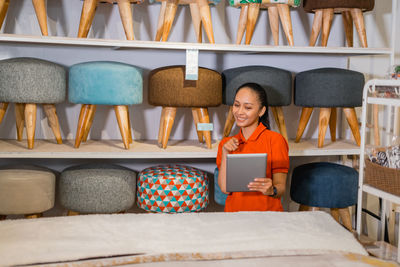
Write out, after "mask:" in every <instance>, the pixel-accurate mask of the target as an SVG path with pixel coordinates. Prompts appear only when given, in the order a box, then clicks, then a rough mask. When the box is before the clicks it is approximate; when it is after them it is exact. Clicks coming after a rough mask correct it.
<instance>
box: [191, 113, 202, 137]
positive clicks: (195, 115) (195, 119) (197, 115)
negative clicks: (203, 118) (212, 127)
mask: <svg viewBox="0 0 400 267" xmlns="http://www.w3.org/2000/svg"><path fill="white" fill-rule="evenodd" d="M192 115H193V121H194V125H195V126H196V131H197V137H198V139H199V142H200V143H204V138H203V137H204V136H203V131H198V130H197V124H198V123H199V122H200V119H199V114H198V108H192Z"/></svg>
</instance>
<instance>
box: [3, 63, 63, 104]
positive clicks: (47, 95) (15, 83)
mask: <svg viewBox="0 0 400 267" xmlns="http://www.w3.org/2000/svg"><path fill="white" fill-rule="evenodd" d="M65 95H66V70H65V68H64V67H63V66H61V65H59V64H56V63H53V62H49V61H45V60H41V59H37V58H25V57H22V58H11V59H5V60H1V61H0V102H12V103H31V104H33V103H36V104H39V103H46V104H56V103H61V102H64V101H65Z"/></svg>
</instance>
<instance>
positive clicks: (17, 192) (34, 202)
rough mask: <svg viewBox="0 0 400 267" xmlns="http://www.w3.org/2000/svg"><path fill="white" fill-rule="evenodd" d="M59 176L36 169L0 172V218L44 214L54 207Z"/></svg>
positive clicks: (15, 167)
mask: <svg viewBox="0 0 400 267" xmlns="http://www.w3.org/2000/svg"><path fill="white" fill-rule="evenodd" d="M55 188H56V175H55V173H54V172H52V171H50V170H48V169H45V168H39V167H36V166H14V167H2V168H1V169H0V214H1V215H13V214H35V213H42V212H44V211H47V210H49V209H51V208H52V207H53V206H54V199H55Z"/></svg>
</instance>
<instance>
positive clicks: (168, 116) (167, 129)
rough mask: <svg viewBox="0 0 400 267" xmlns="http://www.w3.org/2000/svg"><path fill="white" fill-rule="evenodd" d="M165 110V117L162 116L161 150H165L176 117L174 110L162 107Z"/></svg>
mask: <svg viewBox="0 0 400 267" xmlns="http://www.w3.org/2000/svg"><path fill="white" fill-rule="evenodd" d="M164 109H165V116H164V123H163V126H164V129H163V136H162V148H164V149H165V148H167V143H168V139H169V135H170V134H171V130H172V125H173V124H174V120H175V115H176V108H174V107H164Z"/></svg>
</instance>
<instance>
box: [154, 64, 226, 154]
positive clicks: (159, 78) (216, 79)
mask: <svg viewBox="0 0 400 267" xmlns="http://www.w3.org/2000/svg"><path fill="white" fill-rule="evenodd" d="M149 103H150V104H151V105H154V106H162V107H163V108H162V113H161V119H160V129H159V132H158V143H159V144H160V145H161V146H162V148H166V147H167V142H168V138H169V135H170V133H171V129H172V125H173V123H174V119H175V114H176V109H177V107H190V108H192V114H193V119H194V122H195V124H196V128H197V123H199V122H200V123H209V122H210V119H209V115H208V109H207V107H216V106H219V105H220V104H221V103H222V79H221V75H220V74H219V73H218V72H216V71H214V70H210V69H206V68H200V67H199V75H198V80H197V81H189V80H185V66H169V67H163V68H158V69H155V70H152V71H151V72H150V75H149ZM197 134H198V137H199V141H200V142H203V136H204V139H205V142H206V144H207V147H208V148H211V132H210V131H197Z"/></svg>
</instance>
